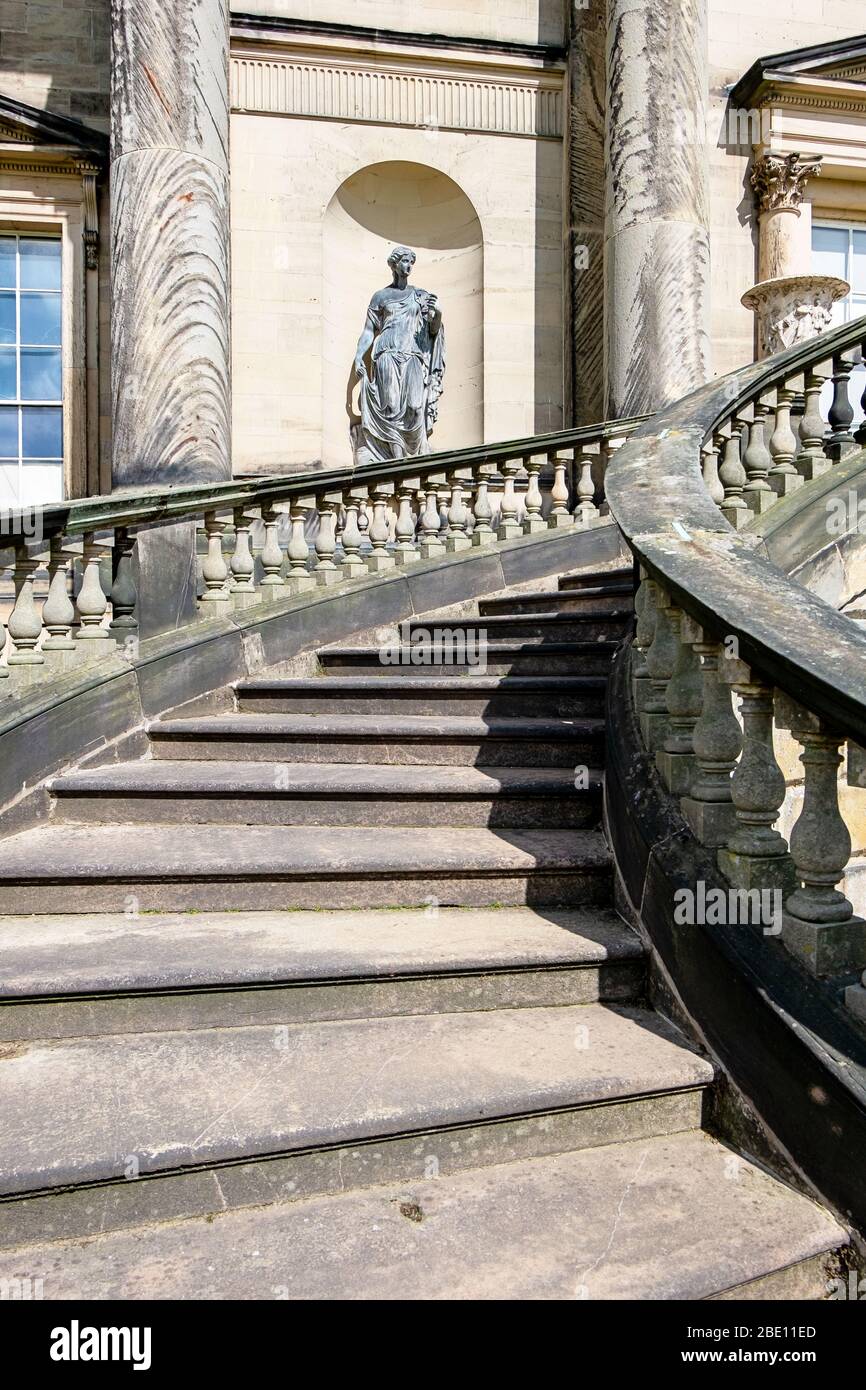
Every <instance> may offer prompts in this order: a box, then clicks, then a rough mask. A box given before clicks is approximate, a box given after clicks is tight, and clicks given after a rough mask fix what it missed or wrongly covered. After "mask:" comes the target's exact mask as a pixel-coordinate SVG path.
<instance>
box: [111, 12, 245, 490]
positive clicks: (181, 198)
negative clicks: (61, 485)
mask: <svg viewBox="0 0 866 1390" xmlns="http://www.w3.org/2000/svg"><path fill="white" fill-rule="evenodd" d="M112 30H113V45H114V48H113V51H114V61H113V64H112V93H111V106H112V121H111V128H112V164H111V252H112V314H111V339H112V359H111V367H112V371H111V376H112V382H111V390H112V434H113V468H112V475H113V480H114V484H115V486H130V485H133V484H142V483H147V482H153V481H157V480H158V481H160V482H171V483H185V482H206V481H219V480H222V479H227V478H229V477H230V476H231V440H230V432H231V423H230V415H231V392H230V361H229V337H230V325H229V176H228V126H229V110H228V33H229V25H228V5H227V3H226V0H198V3H196V4H190V3H188V0H146V2H145V0H115V3H114V6H113V12H112Z"/></svg>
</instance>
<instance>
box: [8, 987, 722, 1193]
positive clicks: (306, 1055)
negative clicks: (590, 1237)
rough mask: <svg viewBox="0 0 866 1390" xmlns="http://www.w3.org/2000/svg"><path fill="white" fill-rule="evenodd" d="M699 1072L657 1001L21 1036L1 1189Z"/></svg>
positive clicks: (333, 1137)
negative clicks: (63, 1101) (27, 1039)
mask: <svg viewBox="0 0 866 1390" xmlns="http://www.w3.org/2000/svg"><path fill="white" fill-rule="evenodd" d="M578 1028H581V1029H584V1030H585V1034H583V1035H578V1034H576V1032H575V1030H576V1029H578ZM581 1036H584V1037H585V1040H586V1045H585V1046H579V1045H577V1044H576V1041H575V1039H576V1037H578V1038H579V1037H581ZM712 1077H713V1069H712V1067H711V1066H710V1065H709V1064H708V1063H707V1062H705V1061H704V1060H703V1059H702V1058H701V1057H699V1056H698V1055H697V1054H696V1053H694V1052H692V1051H690V1050H689V1049H688V1048H687V1047H685V1046H684V1045H683V1042H682V1039H681V1037H680V1035H679V1034H678V1033H677V1032H676V1030H675V1029H674V1028H673V1027H672V1026H671V1025H670V1024H668V1023H665V1022H664V1021H663V1020H661V1019H660V1018H659V1017H658V1016H657V1015H655V1014H651V1013H648V1012H646V1011H645V1010H642V1009H635V1008H632V1007H628V1006H620V1007H617V1008H603V1007H601V1006H600V1005H592V1004H588V1005H582V1006H580V1007H579V1008H577V1009H552V1010H548V1009H515V1010H498V1011H496V1012H493V1013H473V1014H459V1015H439V1016H437V1017H433V1018H430V1017H422V1018H393V1019H370V1020H361V1021H357V1022H353V1021H349V1022H341V1023H325V1024H309V1025H305V1024H295V1025H287V1032H286V1033H285V1034H284V1035H283V1034H282V1033H277V1034H275V1031H274V1029H273V1028H270V1027H269V1028H233V1029H229V1030H215V1031H209V1030H202V1031H200V1032H196V1033H190V1034H187V1035H186V1036H185V1038H184V1040H183V1046H182V1047H178V1039H177V1038H176V1037H174V1036H173V1035H171V1034H165V1035H155V1036H153V1035H149V1036H143V1037H141V1038H138V1037H129V1038H126V1039H125V1040H124V1043H123V1046H122V1048H118V1046H117V1044H116V1042H115V1040H113V1039H112V1038H106V1039H85V1040H80V1041H75V1042H73V1041H70V1042H66V1043H63V1042H61V1043H54V1044H49V1045H46V1044H39V1043H32V1044H29V1045H26V1046H23V1047H22V1048H21V1049H20V1050H19V1051H18V1055H16V1056H14V1057H8V1058H6V1059H5V1060H4V1064H3V1070H2V1073H0V1094H2V1095H3V1109H4V1113H5V1114H6V1116H7V1120H8V1125H7V1127H6V1128H5V1129H4V1135H3V1137H0V1155H2V1163H0V1169H2V1179H0V1189H2V1191H3V1192H4V1193H13V1192H19V1193H20V1192H27V1191H30V1190H35V1189H39V1188H44V1187H49V1186H59V1185H63V1184H67V1183H81V1182H87V1181H93V1180H98V1179H116V1178H119V1177H122V1176H123V1172H124V1167H125V1163H126V1160H127V1158H128V1156H129V1155H131V1154H135V1155H137V1156H138V1160H139V1171H140V1172H141V1173H143V1174H148V1173H155V1172H164V1171H170V1170H172V1169H176V1168H179V1167H185V1166H188V1165H190V1164H201V1163H208V1162H215V1161H219V1160H220V1159H229V1158H237V1157H249V1156H251V1155H253V1154H256V1153H261V1154H268V1153H270V1154H273V1153H277V1152H280V1151H286V1150H291V1149H299V1148H302V1149H303V1148H313V1147H319V1146H322V1145H328V1144H340V1143H351V1142H357V1141H359V1140H361V1139H363V1138H371V1137H381V1136H384V1135H387V1134H395V1135H396V1134H404V1133H406V1132H407V1131H408V1130H419V1129H421V1130H423V1129H428V1128H432V1127H437V1126H445V1125H452V1124H455V1123H459V1122H461V1121H468V1120H472V1121H476V1120H478V1118H479V1117H480V1116H484V1117H486V1118H488V1119H493V1118H495V1117H497V1116H502V1117H505V1116H510V1115H516V1114H520V1113H530V1112H534V1111H538V1110H543V1109H547V1110H551V1109H557V1108H559V1107H561V1106H574V1105H580V1104H591V1103H594V1102H597V1101H600V1100H603V1099H604V1100H614V1099H618V1098H622V1097H624V1096H631V1095H636V1094H639V1093H644V1094H645V1093H647V1092H654V1091H660V1090H666V1089H671V1088H675V1087H683V1088H684V1087H689V1086H691V1087H695V1086H704V1085H707V1084H708V1083H709V1082H710V1081H711V1080H712ZM251 1078H255V1080H253V1081H252V1082H251ZM83 1094H86V1095H88V1096H89V1097H90V1104H89V1105H88V1107H87V1109H86V1111H82V1110H81V1109H80V1107H79V1106H78V1105H77V1104H76V1106H75V1107H74V1112H73V1113H72V1114H70V1116H69V1119H68V1122H64V1121H63V1119H62V1118H61V1116H59V1115H58V1111H57V1101H58V1097H60V1096H63V1095H67V1096H75V1097H77V1096H81V1095H83ZM118 1097H127V1098H128V1099H127V1100H126V1101H125V1102H122V1103H121V1104H120V1106H118V1101H117V1098H118Z"/></svg>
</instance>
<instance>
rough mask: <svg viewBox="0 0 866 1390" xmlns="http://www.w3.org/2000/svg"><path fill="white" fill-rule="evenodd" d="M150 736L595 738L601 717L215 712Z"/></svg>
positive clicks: (159, 724) (156, 726)
mask: <svg viewBox="0 0 866 1390" xmlns="http://www.w3.org/2000/svg"><path fill="white" fill-rule="evenodd" d="M147 731H148V733H149V734H150V736H151V738H155V739H170V738H171V739H183V738H189V739H206V738H215V739H226V738H231V737H237V736H241V737H243V738H247V739H248V738H260V739H267V738H274V739H283V738H288V737H297V738H311V739H315V740H317V741H321V740H323V739H336V740H339V741H341V742H346V740H348V739H352V740H357V739H369V738H380V739H389V740H398V741H399V740H403V741H405V742H412V741H413V740H415V739H418V740H422V741H426V740H428V739H430V738H436V739H439V738H441V739H445V740H447V741H448V742H449V743H457V742H462V741H470V742H475V741H476V740H478V739H483V738H486V737H490V738H499V739H533V740H536V741H544V740H550V739H579V738H586V737H592V738H600V737H601V736H602V734H603V732H604V720H603V719H594V718H587V717H584V716H576V717H575V718H573V719H544V718H533V717H532V716H517V717H514V718H507V717H502V718H500V717H489V718H488V717H486V716H484V715H471V714H446V715H436V714H378V715H376V714H354V713H349V714H334V713H332V712H331V711H327V712H325V713H323V714H220V715H199V716H198V717H192V718H188V719H155V720H152V721H151V722H150V723H149V724H148V725H147Z"/></svg>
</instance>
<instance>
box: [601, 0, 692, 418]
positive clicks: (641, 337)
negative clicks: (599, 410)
mask: <svg viewBox="0 0 866 1390" xmlns="http://www.w3.org/2000/svg"><path fill="white" fill-rule="evenodd" d="M706 112H707V0H677V3H675V4H664V5H659V4H658V3H657V0H610V4H609V10H608V39H607V110H606V141H605V156H606V169H607V196H606V209H605V224H606V225H605V233H606V246H605V347H606V380H607V398H608V405H607V414H608V416H611V417H613V416H622V415H636V414H640V413H642V412H644V411H652V410H656V409H657V408H658V407H659V406H661V405H664V404H665V403H666V402H669V401H673V400H676V399H678V398H679V397H680V396H684V395H686V394H687V392H689V391H691V390H692V389H693V388H694V387H696V386H698V385H700V384H701V383H702V382H703V381H705V380H706V379H707V377H708V375H709V334H708V313H709V264H710V255H709V195H708V176H707V147H706V119H707V115H706Z"/></svg>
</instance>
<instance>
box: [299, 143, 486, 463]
mask: <svg viewBox="0 0 866 1390" xmlns="http://www.w3.org/2000/svg"><path fill="white" fill-rule="evenodd" d="M400 243H402V244H405V245H406V246H411V247H412V249H413V250H414V251H415V252H416V253H417V256H418V260H417V262H416V265H415V270H414V272H413V274H412V283H413V284H415V285H418V286H419V287H420V288H422V289H426V290H432V291H435V292H436V294H438V296H439V300H440V303H441V305H442V312H443V316H444V323H445V330H446V369H445V391H444V394H443V396H442V399H441V401H440V404H439V419H438V422H437V425H436V429H435V431H434V433H433V436H432V439H431V446H432V448H434V449H455V448H460V447H462V446H467V445H471V444H480V443H481V442H482V440H483V427H484V420H483V410H484V389H483V346H484V343H483V338H484V304H483V295H484V279H483V272H484V251H483V245H482V233H481V224H480V222H479V221H478V217H477V215H476V212H475V209H474V207H473V206H472V204H471V203H470V201H469V199H468V198H467V197H466V194H465V193H464V192H463V191H462V189H460V188H459V187H458V185H457V184H456V183H454V181H453V179H449V178H448V177H447V176H446V175H445V174H441V173H439V171H438V170H436V169H431V168H429V167H428V166H427V165H425V164H414V163H408V162H407V161H405V160H396V159H395V160H388V161H387V162H385V163H381V164H370V165H368V166H367V167H366V168H364V169H359V170H358V172H357V173H355V174H352V175H351V177H350V178H348V179H346V180H345V181H344V182H343V183H342V184H341V185H340V187H339V188H338V189H337V191H336V193H335V194H334V196H333V198H332V199H331V201H330V203H329V204H328V207H327V209H326V212H325V219H324V230H323V253H324V254H323V260H322V264H323V286H322V393H323V399H322V421H323V441H322V459H323V463H324V464H325V466H326V467H332V466H335V465H339V464H345V463H348V462H350V461H351V457H352V450H351V443H350V436H349V426H350V424H351V422H352V420H353V419H356V418H357V408H358V390H357V382H356V379H355V376H354V373H353V371H352V363H353V360H354V356H355V348H356V345H357V342H358V338H359V336H360V333H361V329H362V328H363V326H364V317H365V315H366V312H367V305H368V303H369V301H370V298H371V296H372V294H373V292H374V291H375V290H377V289H381V287H382V286H383V285H386V284H388V283H389V279H390V271H389V270H388V266H387V264H386V261H387V256H388V252H389V251H390V250H391V248H392V247H393V246H395V245H398V244H400Z"/></svg>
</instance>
